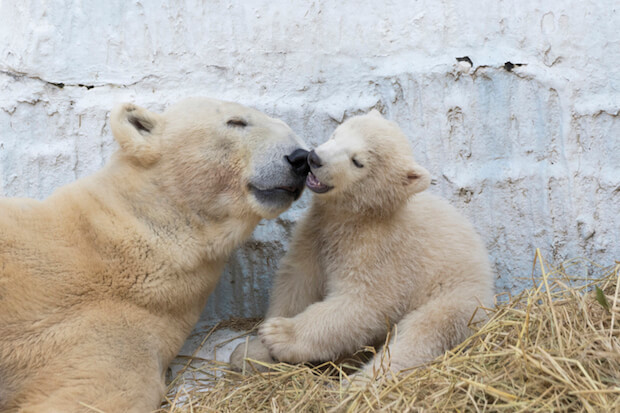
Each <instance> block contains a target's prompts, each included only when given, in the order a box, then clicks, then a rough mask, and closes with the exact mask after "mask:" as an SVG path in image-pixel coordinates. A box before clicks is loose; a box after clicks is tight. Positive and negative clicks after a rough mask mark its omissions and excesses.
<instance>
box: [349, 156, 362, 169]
mask: <svg viewBox="0 0 620 413" xmlns="http://www.w3.org/2000/svg"><path fill="white" fill-rule="evenodd" d="M351 161H352V162H353V165H355V166H357V167H358V168H363V167H364V165H363V164H361V163H360V162H359V161H358V160H357V159H355V158H351Z"/></svg>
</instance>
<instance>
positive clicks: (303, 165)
mask: <svg viewBox="0 0 620 413" xmlns="http://www.w3.org/2000/svg"><path fill="white" fill-rule="evenodd" d="M286 160H287V161H288V163H290V164H291V166H292V167H293V170H294V171H295V173H296V174H297V175H299V176H306V175H308V171H310V167H309V166H308V161H307V160H308V151H306V150H304V149H295V150H294V151H293V152H292V153H291V154H290V155H286Z"/></svg>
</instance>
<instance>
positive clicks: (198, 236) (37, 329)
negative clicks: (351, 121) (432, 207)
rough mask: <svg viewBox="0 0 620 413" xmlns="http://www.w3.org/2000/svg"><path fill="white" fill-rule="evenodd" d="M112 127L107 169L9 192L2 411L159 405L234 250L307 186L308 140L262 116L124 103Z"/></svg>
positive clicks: (4, 218)
mask: <svg viewBox="0 0 620 413" xmlns="http://www.w3.org/2000/svg"><path fill="white" fill-rule="evenodd" d="M111 126H112V131H113V134H114V137H115V139H116V140H117V141H118V143H119V144H120V150H119V151H117V153H116V154H115V155H114V156H113V157H112V159H111V160H110V161H109V162H108V164H107V165H106V166H105V168H104V169H103V170H101V171H99V172H98V173H96V174H94V175H92V176H90V177H87V178H84V179H81V180H78V181H77V182H75V183H73V184H70V185H67V186H65V187H63V188H61V189H59V190H57V191H56V192H54V194H52V195H51V196H50V197H49V198H48V199H46V200H45V201H43V202H38V201H35V200H29V199H2V200H0V264H1V265H0V411H1V412H37V413H41V412H79V411H92V410H91V409H90V408H88V407H86V406H90V407H93V408H95V409H99V410H103V411H106V412H114V413H119V412H148V411H151V410H153V409H156V408H157V407H159V404H160V401H161V397H162V394H163V391H164V389H165V387H164V374H165V371H166V369H167V366H168V364H169V362H170V361H171V360H172V358H173V357H174V356H175V355H176V354H177V352H178V350H179V348H180V347H181V345H182V344H183V342H184V340H185V338H186V337H187V335H188V334H189V333H190V331H191V329H192V327H193V326H194V324H195V323H196V321H197V320H198V317H199V315H200V312H201V310H202V308H203V307H204V304H205V301H206V299H207V296H208V295H209V294H210V293H211V291H212V290H213V288H214V287H215V285H216V283H217V281H218V278H219V276H220V272H221V270H222V267H223V266H224V263H225V262H226V259H227V257H228V255H229V253H230V252H231V250H232V249H233V248H235V246H237V245H238V244H239V243H241V242H242V241H243V240H244V239H246V238H247V237H248V236H249V235H250V233H251V232H252V230H253V228H254V227H255V226H256V224H257V223H258V222H259V220H260V219H261V218H273V217H276V216H277V215H278V214H280V213H281V212H283V211H284V210H286V209H287V208H288V207H289V206H290V205H291V203H292V202H293V200H295V199H297V198H298V197H299V195H300V193H301V191H302V190H303V185H304V180H305V175H306V173H307V166H306V161H305V160H306V154H307V152H306V151H305V150H303V149H302V148H301V147H303V143H302V142H300V141H299V139H298V138H297V137H296V136H295V134H294V133H293V132H292V131H291V129H290V128H289V127H288V126H287V125H286V124H285V123H283V122H282V121H279V120H276V119H272V118H269V117H267V116H266V115H264V114H262V113H260V112H258V111H256V110H252V109H249V108H246V107H243V106H241V105H238V104H234V103H228V102H221V101H216V100H209V99H202V98H192V99H189V100H185V101H183V102H182V103H179V104H177V105H175V106H173V107H171V108H170V109H169V110H167V111H166V112H164V113H163V114H161V115H160V114H156V113H152V112H149V111H147V110H146V109H143V108H140V107H138V106H135V105H132V104H124V105H122V106H120V107H118V108H116V109H115V110H114V111H113V112H112V115H111Z"/></svg>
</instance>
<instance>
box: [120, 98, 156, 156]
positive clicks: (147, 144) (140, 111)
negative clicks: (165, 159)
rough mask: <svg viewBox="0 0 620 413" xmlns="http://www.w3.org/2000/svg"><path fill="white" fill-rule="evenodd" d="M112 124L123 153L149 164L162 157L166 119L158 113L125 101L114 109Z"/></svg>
mask: <svg viewBox="0 0 620 413" xmlns="http://www.w3.org/2000/svg"><path fill="white" fill-rule="evenodd" d="M110 125H111V126H112V134H113V135H114V139H116V141H117V142H118V144H119V145H120V146H121V149H122V151H123V153H125V155H127V156H128V157H130V158H131V159H133V160H134V161H136V162H137V163H139V164H140V165H142V166H145V167H146V166H149V165H151V164H153V163H154V162H156V161H157V160H158V159H159V158H160V157H161V148H160V144H161V134H162V132H163V129H164V120H163V118H162V117H161V116H160V115H158V114H157V113H153V112H150V111H148V110H146V109H144V108H141V107H140V106H137V105H134V104H133V103H123V104H121V105H118V106H117V107H115V108H114V110H112V114H111V115H110Z"/></svg>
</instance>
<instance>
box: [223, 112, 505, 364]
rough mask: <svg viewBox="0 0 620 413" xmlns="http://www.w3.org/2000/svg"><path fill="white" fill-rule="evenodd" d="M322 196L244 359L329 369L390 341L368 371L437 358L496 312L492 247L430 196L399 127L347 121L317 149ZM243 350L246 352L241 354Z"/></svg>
mask: <svg viewBox="0 0 620 413" xmlns="http://www.w3.org/2000/svg"><path fill="white" fill-rule="evenodd" d="M308 163H309V165H310V169H311V172H310V173H309V175H308V178H307V180H306V186H307V187H308V188H309V189H310V190H312V191H313V192H314V193H315V194H314V196H313V199H312V203H311V206H310V209H309V211H308V212H307V214H306V215H305V216H304V217H303V219H302V220H301V221H300V222H299V223H298V225H297V228H296V229H295V232H294V235H293V239H292V241H291V245H290V250H289V252H288V253H287V254H286V255H285V256H284V258H283V259H282V261H281V263H280V268H279V270H278V273H277V275H276V278H275V281H274V286H273V291H272V293H271V298H270V306H269V309H268V312H267V317H266V321H265V322H264V323H263V325H262V326H261V327H260V330H259V337H258V339H255V340H253V341H251V342H250V346H249V348H247V349H245V348H239V349H237V350H236V352H235V353H234V354H233V355H232V357H231V363H232V364H233V367H235V366H236V367H239V366H240V365H241V363H242V362H243V359H242V357H243V355H244V354H247V355H248V358H253V357H254V358H255V359H259V360H261V359H262V361H272V358H273V359H275V360H279V361H284V362H290V363H298V362H306V361H325V360H334V359H336V358H338V357H340V356H344V355H349V354H352V353H354V352H356V351H357V350H359V349H361V348H363V347H364V346H370V345H374V344H377V343H382V342H385V340H386V338H387V336H388V333H389V332H390V330H391V329H392V327H395V328H394V329H393V332H392V334H391V336H390V340H389V342H388V343H387V345H386V346H387V348H383V349H382V350H381V351H380V352H378V354H377V355H376V356H375V358H374V359H373V360H371V361H370V362H369V363H368V364H367V365H366V367H365V369H364V372H363V373H365V374H367V375H370V376H373V375H376V374H377V373H386V372H388V371H389V372H394V373H395V372H398V371H400V370H402V369H406V368H411V367H415V366H419V365H421V364H423V363H426V362H429V361H431V360H432V359H433V358H435V357H437V356H439V355H441V354H442V353H443V352H445V351H446V350H448V349H450V348H452V347H453V346H455V345H456V344H458V343H459V342H461V341H462V340H464V339H465V338H466V337H467V336H468V335H469V334H470V327H469V322H470V320H471V319H472V315H474V313H476V314H481V313H483V312H482V311H480V310H479V311H477V312H476V308H477V307H478V306H480V305H485V306H488V305H491V304H492V303H493V295H494V293H493V278H492V274H491V268H490V264H489V260H488V257H487V251H486V249H485V246H484V244H483V242H482V240H481V239H480V237H479V236H478V235H477V234H476V232H475V230H474V228H473V227H472V225H471V224H470V223H469V222H468V221H467V219H466V218H465V217H464V216H463V215H461V214H460V213H459V212H458V211H457V210H456V209H455V208H453V207H452V206H450V205H449V204H448V203H447V202H446V201H445V200H443V199H441V198H439V197H437V196H435V195H432V194H430V193H427V192H423V191H424V190H425V189H427V188H428V186H429V184H430V176H429V173H428V172H427V171H426V169H424V168H423V167H422V166H420V165H419V164H417V163H416V162H415V160H414V158H413V156H412V153H411V147H410V145H409V143H408V141H407V138H406V137H405V135H404V134H403V132H402V131H401V130H400V129H399V127H398V126H397V125H396V124H395V123H392V122H390V121H388V120H386V119H384V118H383V117H382V116H381V114H380V113H379V112H377V111H373V112H371V113H370V114H367V115H365V116H358V117H354V118H351V119H349V120H348V121H346V122H345V123H343V124H342V125H341V126H340V127H338V128H337V129H336V131H335V132H334V133H333V135H332V136H331V138H330V139H329V140H328V141H327V142H325V143H323V144H322V145H320V146H319V147H318V148H316V149H315V150H314V151H312V152H310V154H309V155H308ZM241 347H243V344H242V345H241Z"/></svg>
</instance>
